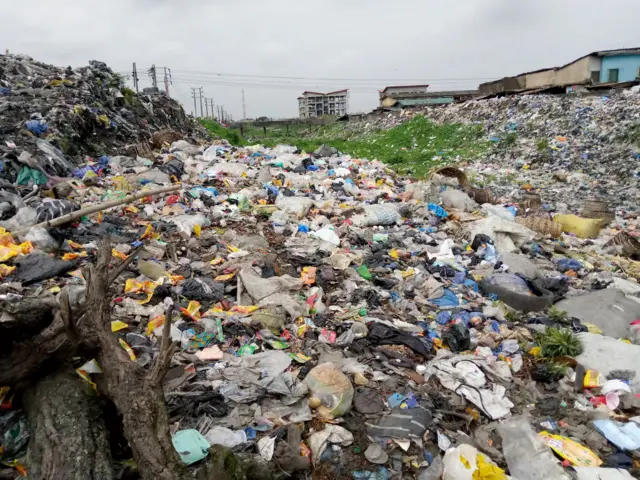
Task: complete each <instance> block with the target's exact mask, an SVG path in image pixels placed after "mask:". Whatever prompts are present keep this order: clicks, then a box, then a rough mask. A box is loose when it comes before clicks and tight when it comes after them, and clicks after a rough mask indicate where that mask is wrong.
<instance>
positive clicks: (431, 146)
mask: <svg viewBox="0 0 640 480" xmlns="http://www.w3.org/2000/svg"><path fill="white" fill-rule="evenodd" d="M306 128H307V129H308V127H306ZM281 130H282V129H281ZM312 130H313V131H312V134H311V136H301V137H297V136H294V135H291V130H290V136H286V135H285V136H278V135H276V133H275V132H274V133H271V131H269V132H268V135H267V137H265V136H264V133H263V132H259V134H258V135H257V136H254V135H253V134H252V132H249V131H247V130H245V136H246V137H247V139H248V140H249V141H250V142H252V143H258V142H259V143H262V144H263V145H265V146H274V145H277V144H279V143H287V144H291V145H295V146H297V147H298V148H299V149H300V150H304V151H307V152H311V151H313V150H315V149H316V148H318V147H319V146H320V145H322V144H323V143H326V144H327V145H330V146H332V147H335V148H337V149H338V150H340V151H341V152H343V153H346V154H349V155H351V156H354V157H358V158H367V159H369V160H381V161H383V162H385V163H387V164H389V165H391V166H392V167H393V168H394V169H396V170H398V171H399V172H401V173H410V174H413V175H416V176H423V175H426V174H427V173H428V172H429V171H430V170H431V169H432V168H433V167H434V166H436V165H439V164H451V163H455V162H457V161H461V160H472V159H477V158H479V157H481V156H482V155H483V154H485V153H486V152H487V151H488V150H489V148H490V147H489V142H488V141H487V140H486V139H485V135H484V131H483V127H482V126H481V125H467V124H444V125H440V124H437V123H434V122H432V121H430V120H428V119H426V118H425V117H423V116H417V117H415V118H413V119H412V120H410V121H408V122H405V123H403V124H401V125H398V126H397V127H394V128H392V129H390V130H386V131H377V132H369V133H365V134H357V133H353V132H352V131H349V130H347V129H345V126H344V124H341V123H336V124H333V125H326V126H321V127H313V129H312Z"/></svg>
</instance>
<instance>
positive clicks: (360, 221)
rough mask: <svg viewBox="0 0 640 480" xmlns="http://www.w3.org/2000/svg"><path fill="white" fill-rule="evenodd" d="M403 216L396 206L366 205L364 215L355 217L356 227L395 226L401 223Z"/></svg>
mask: <svg viewBox="0 0 640 480" xmlns="http://www.w3.org/2000/svg"><path fill="white" fill-rule="evenodd" d="M401 220H402V216H401V215H400V213H399V212H398V207H397V206H396V205H394V204H383V205H366V206H365V207H364V215H356V216H354V217H353V223H354V225H356V226H358V227H373V226H374V225H393V224H394V223H399V222H400V221H401Z"/></svg>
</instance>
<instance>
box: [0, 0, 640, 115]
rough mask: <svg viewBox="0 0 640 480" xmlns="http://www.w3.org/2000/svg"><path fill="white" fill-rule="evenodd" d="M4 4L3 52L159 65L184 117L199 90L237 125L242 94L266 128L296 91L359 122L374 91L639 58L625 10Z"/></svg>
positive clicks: (544, 3) (446, 4)
mask: <svg viewBox="0 0 640 480" xmlns="http://www.w3.org/2000/svg"><path fill="white" fill-rule="evenodd" d="M5 3H6V5H3V21H2V23H3V26H2V28H1V29H0V48H2V50H4V49H5V48H9V49H10V50H11V51H13V52H22V53H27V54H29V55H31V56H33V57H34V58H36V59H38V60H41V61H44V62H48V63H54V64H58V65H63V66H64V65H69V64H70V65H73V66H80V65H84V64H86V63H87V61H88V60H91V59H99V60H103V61H105V62H107V63H108V64H109V65H111V67H112V68H114V70H116V71H121V72H129V71H130V70H131V64H132V62H134V61H135V62H137V64H138V66H139V68H140V69H142V68H148V67H149V66H150V65H151V64H156V65H157V66H162V67H164V66H168V67H170V68H171V69H172V72H173V78H174V85H173V87H172V92H173V94H174V95H175V96H176V97H177V98H178V99H179V100H180V101H182V102H183V103H184V104H185V106H186V108H187V109H188V110H192V106H193V102H192V101H191V99H190V94H189V91H190V88H191V87H200V86H202V87H204V90H205V95H206V96H207V97H209V98H211V97H213V98H214V99H215V101H216V102H217V103H221V104H224V105H225V107H226V108H227V110H228V111H230V112H232V113H233V115H234V116H235V117H240V116H241V115H242V97H241V90H242V88H243V86H244V90H245V97H246V102H247V113H248V115H250V116H260V115H268V116H273V117H287V116H294V115H296V114H297V102H296V97H297V96H298V95H299V94H300V93H301V92H302V91H303V90H304V89H314V90H325V91H330V90H337V89H339V88H343V87H349V88H351V99H350V110H351V111H364V110H369V109H371V108H373V107H375V106H376V104H377V93H376V89H380V88H382V87H384V86H385V85H386V84H393V83H404V82H402V79H420V80H422V81H425V82H427V83H429V84H431V86H432V87H431V88H432V89H455V88H473V87H476V86H477V84H478V83H479V82H480V81H482V80H481V79H484V78H486V79H489V78H498V77H501V76H505V75H513V74H517V73H520V72H523V71H527V70H534V69H538V68H543V67H547V66H554V65H561V64H564V63H566V62H568V61H571V60H572V59H574V58H577V57H579V56H581V55H584V54H586V53H588V52H590V51H593V50H598V49H605V48H616V47H629V46H637V42H638V38H637V35H636V34H635V32H636V21H637V18H639V16H640V15H639V14H640V3H639V2H637V1H635V0H612V1H611V2H609V3H608V4H607V5H606V6H605V5H604V4H602V3H601V2H596V1H595V0H582V1H577V0H575V1H574V0H555V1H551V0H536V1H533V2H524V1H514V0H457V1H455V2H451V1H450V0H397V1H395V2H391V3H390V2H387V1H382V0H324V1H322V2H317V1H311V0H268V1H264V0H215V1H214V0H211V1H207V0H182V1H180V2H176V1H170V0H110V1H108V2H104V1H101V2H98V1H96V0H49V1H47V2H44V1H42V2H37V5H35V4H34V2H30V3H27V2H5ZM633 42H636V43H633ZM195 71H200V72H223V73H236V74H245V75H262V76H265V75H267V76H282V77H309V78H314V79H319V78H344V79H347V78H349V79H367V80H358V81H343V82H339V81H327V80H296V79H258V78H252V77H215V76H212V75H210V74H209V75H202V74H198V73H195ZM141 77H142V80H143V84H144V85H147V84H148V79H147V78H146V76H143V75H141ZM375 79H401V80H396V81H394V80H380V81H375ZM437 79H449V80H437ZM451 79H454V80H451ZM372 80H373V81H372ZM261 82H263V83H268V84H269V86H266V85H262V86H259V85H257V84H258V83H261Z"/></svg>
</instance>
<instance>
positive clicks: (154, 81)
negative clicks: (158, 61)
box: [148, 65, 158, 88]
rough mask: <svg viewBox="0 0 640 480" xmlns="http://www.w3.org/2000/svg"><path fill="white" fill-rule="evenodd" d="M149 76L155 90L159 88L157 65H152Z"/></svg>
mask: <svg viewBox="0 0 640 480" xmlns="http://www.w3.org/2000/svg"><path fill="white" fill-rule="evenodd" d="M148 73H149V76H150V77H151V84H152V85H153V87H154V88H158V76H157V75H156V66H155V65H151V68H150V69H149V72H148Z"/></svg>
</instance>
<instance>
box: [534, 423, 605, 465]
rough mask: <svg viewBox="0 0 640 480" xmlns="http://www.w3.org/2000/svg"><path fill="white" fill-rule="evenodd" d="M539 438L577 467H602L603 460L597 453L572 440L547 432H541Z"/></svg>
mask: <svg viewBox="0 0 640 480" xmlns="http://www.w3.org/2000/svg"><path fill="white" fill-rule="evenodd" d="M538 436H539V437H540V438H541V439H542V441H543V442H544V443H546V444H547V445H548V446H549V447H550V448H551V450H553V451H554V452H556V453H557V454H558V455H560V457H562V458H564V459H565V460H569V461H570V462H571V464H572V465H575V466H576V467H599V466H600V465H602V460H600V458H599V457H598V456H597V455H596V454H595V453H593V452H592V451H591V450H589V449H588V448H587V447H585V446H584V445H580V444H579V443H578V442H574V441H573V440H571V439H570V438H567V437H563V436H561V435H553V434H551V433H549V432H547V431H543V432H540V433H539V434H538Z"/></svg>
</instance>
